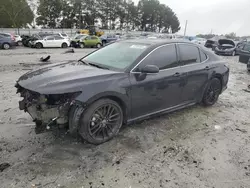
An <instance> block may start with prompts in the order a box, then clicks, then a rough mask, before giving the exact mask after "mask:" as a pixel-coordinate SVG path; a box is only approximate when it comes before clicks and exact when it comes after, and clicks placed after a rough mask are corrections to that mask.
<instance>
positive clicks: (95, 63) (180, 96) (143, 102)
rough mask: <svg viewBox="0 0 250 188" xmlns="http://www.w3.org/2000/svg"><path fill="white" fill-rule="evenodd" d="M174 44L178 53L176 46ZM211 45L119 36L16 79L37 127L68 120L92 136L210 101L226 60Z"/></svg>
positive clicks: (222, 84) (225, 73) (221, 83)
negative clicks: (77, 56)
mask: <svg viewBox="0 0 250 188" xmlns="http://www.w3.org/2000/svg"><path fill="white" fill-rule="evenodd" d="M177 52H178V53H177ZM225 63H226V62H225V60H222V59H221V58H219V57H218V56H216V55H215V54H214V53H212V52H211V51H208V50H206V49H205V48H203V47H202V46H200V45H196V44H193V43H191V42H185V41H179V40H162V39H154V40H149V39H141V40H139V39H136V40H121V41H117V42H115V43H112V44H110V45H108V46H106V47H105V48H102V49H100V50H97V51H95V52H93V53H90V54H88V55H86V56H85V57H83V58H82V59H80V60H79V61H75V62H72V61H71V62H64V63H59V64H57V65H52V66H47V67H44V68H41V69H38V70H35V71H33V72H28V73H26V74H24V75H23V76H21V77H20V78H19V80H18V81H17V84H16V87H17V93H20V94H21V96H22V97H23V100H22V101H20V102H19V107H20V110H24V111H26V112H29V114H31V115H32V118H33V119H34V122H35V123H36V126H37V127H36V130H37V131H39V132H40V131H41V130H45V129H46V127H49V126H50V125H51V124H52V123H51V122H54V124H59V125H65V124H66V125H68V126H67V127H69V133H71V134H72V135H77V134H79V135H80V136H81V137H82V138H83V139H84V140H86V141H88V142H90V143H92V144H101V143H104V142H106V141H108V140H110V139H112V138H113V137H114V136H116V135H117V134H118V132H119V130H120V129H121V127H122V125H123V124H126V123H132V122H135V121H137V120H143V119H146V118H150V117H152V116H155V115H160V114H163V113H167V112H172V111H175V110H179V109H182V108H185V107H189V106H192V105H195V104H199V103H203V105H205V106H212V105H214V104H215V103H216V101H217V100H218V98H219V96H220V94H221V93H222V92H223V91H224V90H225V89H226V88H227V83H228V78H229V68H228V67H227V66H226V65H225Z"/></svg>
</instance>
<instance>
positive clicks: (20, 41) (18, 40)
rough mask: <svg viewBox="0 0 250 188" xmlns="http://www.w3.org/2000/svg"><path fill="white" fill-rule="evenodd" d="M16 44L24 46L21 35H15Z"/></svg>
mask: <svg viewBox="0 0 250 188" xmlns="http://www.w3.org/2000/svg"><path fill="white" fill-rule="evenodd" d="M15 42H16V44H17V46H22V45H23V43H22V37H21V36H20V35H15Z"/></svg>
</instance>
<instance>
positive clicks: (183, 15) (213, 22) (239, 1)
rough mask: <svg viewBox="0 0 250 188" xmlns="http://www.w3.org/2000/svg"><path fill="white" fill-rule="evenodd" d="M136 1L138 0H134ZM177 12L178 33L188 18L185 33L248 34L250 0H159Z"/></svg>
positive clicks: (249, 30) (249, 27) (182, 30)
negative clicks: (179, 24)
mask: <svg viewBox="0 0 250 188" xmlns="http://www.w3.org/2000/svg"><path fill="white" fill-rule="evenodd" d="M134 1H135V2H138V0H134ZM159 1H160V2H161V3H164V4H166V5H168V6H169V7H170V8H172V9H173V10H174V11H175V13H176V14H177V16H178V18H179V20H180V23H181V31H180V32H179V33H180V34H183V33H184V27H185V20H188V27H187V35H196V34H199V33H202V34H205V33H211V30H212V32H213V33H215V34H226V33H230V32H236V34H237V35H241V36H242V35H250V21H249V20H250V11H249V10H250V0H159Z"/></svg>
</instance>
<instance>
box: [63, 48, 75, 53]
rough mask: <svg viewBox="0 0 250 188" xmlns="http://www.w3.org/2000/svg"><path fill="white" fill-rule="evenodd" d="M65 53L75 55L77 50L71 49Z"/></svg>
mask: <svg viewBox="0 0 250 188" xmlns="http://www.w3.org/2000/svg"><path fill="white" fill-rule="evenodd" d="M64 53H65V54H67V53H75V50H74V49H73V48H72V49H69V50H67V51H65V52H64Z"/></svg>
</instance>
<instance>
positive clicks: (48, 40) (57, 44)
mask: <svg viewBox="0 0 250 188" xmlns="http://www.w3.org/2000/svg"><path fill="white" fill-rule="evenodd" d="M31 46H32V47H35V48H67V47H69V46H70V41H69V40H68V39H66V38H63V37H60V36H57V35H56V36H55V35H51V36H47V37H45V38H43V39H41V40H36V41H32V42H31Z"/></svg>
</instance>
